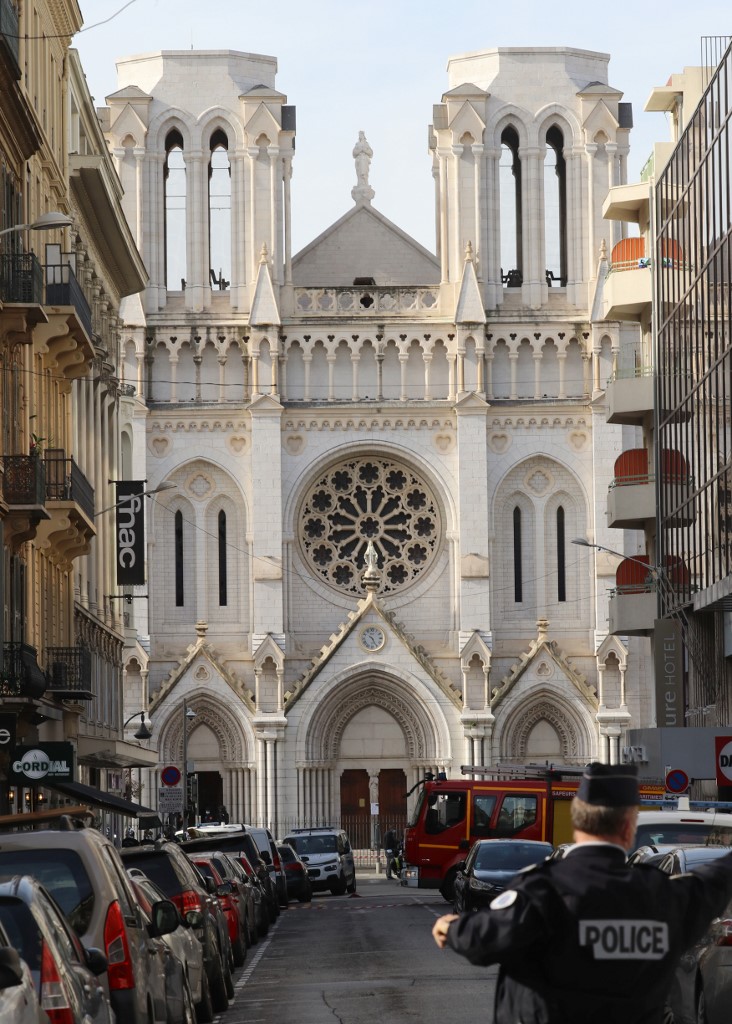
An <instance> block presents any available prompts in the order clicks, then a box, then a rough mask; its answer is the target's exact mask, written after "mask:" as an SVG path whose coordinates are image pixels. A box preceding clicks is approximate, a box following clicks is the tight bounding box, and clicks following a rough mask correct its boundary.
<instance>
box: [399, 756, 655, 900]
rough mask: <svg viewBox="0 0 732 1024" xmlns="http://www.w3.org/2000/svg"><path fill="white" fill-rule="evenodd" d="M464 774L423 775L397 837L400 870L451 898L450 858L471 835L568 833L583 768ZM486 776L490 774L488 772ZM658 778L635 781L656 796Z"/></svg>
mask: <svg viewBox="0 0 732 1024" xmlns="http://www.w3.org/2000/svg"><path fill="white" fill-rule="evenodd" d="M461 770H462V772H463V773H464V775H465V776H469V775H472V776H482V777H481V778H467V777H466V778H462V779H441V778H438V779H428V780H426V781H425V782H424V783H421V784H420V785H421V792H420V794H419V799H418V800H417V804H416V807H415V809H414V813H413V814H412V816H411V819H410V821H409V822H408V824H407V828H406V831H405V838H404V860H405V869H404V877H405V880H406V884H407V885H408V886H415V887H418V888H420V889H439V890H440V892H441V893H442V895H443V897H444V898H445V899H446V900H448V901H451V900H452V892H453V882H454V879H455V875H456V873H457V865H458V864H459V863H460V862H461V861H464V860H465V858H466V857H467V855H468V851H469V850H470V847H471V846H472V845H473V843H474V842H475V841H476V840H478V839H539V840H542V841H544V842H549V843H553V844H554V845H555V846H557V845H559V844H560V843H569V842H571V841H572V825H571V822H570V813H569V808H570V802H571V800H572V797H573V796H574V795H575V793H576V792H577V786H578V776H579V775H581V774H582V771H583V769H582V768H565V767H554V766H547V767H535V766H533V765H529V766H525V767H518V766H516V767H513V766H512V767H510V768H509V767H507V768H504V769H496V768H493V769H491V768H483V767H479V766H475V765H464V766H463V767H462V769H461ZM487 776H494V778H488V777H487ZM663 792H664V788H663V786H661V785H658V786H652V785H651V786H649V785H642V786H641V793H642V798H643V802H644V804H645V803H646V801H651V802H653V803H657V802H658V801H659V800H660V799H661V798H662V797H663Z"/></svg>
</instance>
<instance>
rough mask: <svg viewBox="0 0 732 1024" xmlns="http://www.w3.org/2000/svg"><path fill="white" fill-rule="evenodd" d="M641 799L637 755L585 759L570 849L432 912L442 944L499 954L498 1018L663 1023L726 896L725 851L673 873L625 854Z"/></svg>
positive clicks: (576, 1023) (493, 958)
mask: <svg viewBox="0 0 732 1024" xmlns="http://www.w3.org/2000/svg"><path fill="white" fill-rule="evenodd" d="M638 803H639V794H638V780H637V771H636V769H635V767H634V766H630V765H627V766H626V765H602V764H591V765H588V767H587V768H586V769H585V772H584V774H583V776H582V779H581V781H580V785H579V787H578V790H577V796H576V797H575V799H574V800H573V801H572V825H573V828H574V838H575V845H574V846H572V847H571V848H570V849H569V850H568V851H567V853H566V854H565V856H564V857H563V858H562V859H561V860H552V861H544V862H543V863H542V864H539V865H536V866H534V867H532V868H529V869H527V870H526V871H525V872H522V873H521V874H520V875H518V876H517V877H516V878H514V879H513V881H512V882H511V883H510V885H509V888H507V889H506V890H505V891H504V892H502V893H501V894H500V895H499V896H497V897H496V898H495V899H494V900H493V901H492V903H491V904H490V907H489V909H487V910H482V911H478V912H477V913H474V914H462V915H460V916H458V915H455V914H446V915H444V916H443V917H441V918H439V919H438V921H437V922H436V924H435V926H434V928H433V930H432V934H433V936H434V939H435V942H436V943H437V945H438V946H440V948H443V947H445V946H450V947H452V949H454V950H455V951H456V952H457V953H460V954H461V955H463V956H465V957H466V958H467V959H468V960H469V961H470V962H471V963H474V964H495V963H497V964H499V965H500V969H499V974H498V982H497V985H496V1001H495V1024H517V1022H519V1021H520V1022H521V1024H588V1022H592V1024H662V1021H663V1019H664V1003H665V1000H666V994H667V992H668V990H669V987H670V985H671V981H672V976H673V973H674V969H675V968H676V965H677V963H678V961H679V960H680V958H681V956H682V954H683V952H684V951H685V950H686V949H687V948H689V947H690V946H691V945H693V944H694V943H695V942H696V941H697V940H698V939H699V938H700V937H701V936H702V935H703V934H704V931H705V930H706V928H707V926H708V924H709V922H710V921H711V920H712V918H714V917H715V916H717V915H719V914H720V913H721V912H722V911H723V909H724V907H725V906H726V904H727V902H728V901H729V900H730V898H732V853H730V854H728V855H727V856H725V857H721V858H719V860H715V861H712V862H711V863H708V864H704V865H700V866H699V867H698V868H696V869H695V871H694V873H693V874H687V875H681V876H679V877H677V878H670V877H669V876H668V875H666V874H664V873H663V872H661V871H659V870H658V869H657V868H655V867H652V866H649V865H646V864H638V865H628V863H627V853H628V851H629V850H630V849H632V846H633V841H634V837H635V827H636V820H637V816H638Z"/></svg>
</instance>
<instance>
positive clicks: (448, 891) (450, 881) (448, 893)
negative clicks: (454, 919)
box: [440, 868, 457, 903]
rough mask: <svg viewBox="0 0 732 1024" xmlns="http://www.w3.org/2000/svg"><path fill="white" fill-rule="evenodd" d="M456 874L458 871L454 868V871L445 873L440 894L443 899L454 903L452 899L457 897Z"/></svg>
mask: <svg viewBox="0 0 732 1024" xmlns="http://www.w3.org/2000/svg"><path fill="white" fill-rule="evenodd" d="M456 875H457V871H455V869H454V868H453V870H452V871H448V872H447V874H446V875H445V878H444V881H443V883H442V885H441V886H440V896H442V898H443V900H445V901H446V902H447V903H452V901H453V900H454V899H455V876H456Z"/></svg>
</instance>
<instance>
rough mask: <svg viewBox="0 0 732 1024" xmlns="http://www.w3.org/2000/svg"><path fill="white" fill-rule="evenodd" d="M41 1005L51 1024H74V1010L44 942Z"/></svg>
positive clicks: (51, 954) (51, 955)
mask: <svg viewBox="0 0 732 1024" xmlns="http://www.w3.org/2000/svg"><path fill="white" fill-rule="evenodd" d="M41 1007H42V1008H43V1009H44V1010H45V1011H46V1013H47V1014H48V1019H49V1021H50V1022H51V1024H74V1011H73V1010H72V1009H71V1006H70V1004H69V997H68V995H67V994H66V989H65V988H64V986H63V984H62V982H61V977H60V975H59V973H58V967H57V966H56V961H55V960H54V959H53V953H52V952H51V950H50V949H49V948H48V945H47V944H46V943H45V942H44V943H43V951H42V953H41Z"/></svg>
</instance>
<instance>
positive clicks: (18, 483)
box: [3, 455, 46, 508]
mask: <svg viewBox="0 0 732 1024" xmlns="http://www.w3.org/2000/svg"><path fill="white" fill-rule="evenodd" d="M3 497H4V498H5V501H6V503H7V504H8V505H11V506H18V505H21V506H23V507H25V508H29V507H30V508H32V507H36V508H43V507H44V506H45V504H46V467H45V465H44V462H43V459H40V458H38V456H37V455H3Z"/></svg>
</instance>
